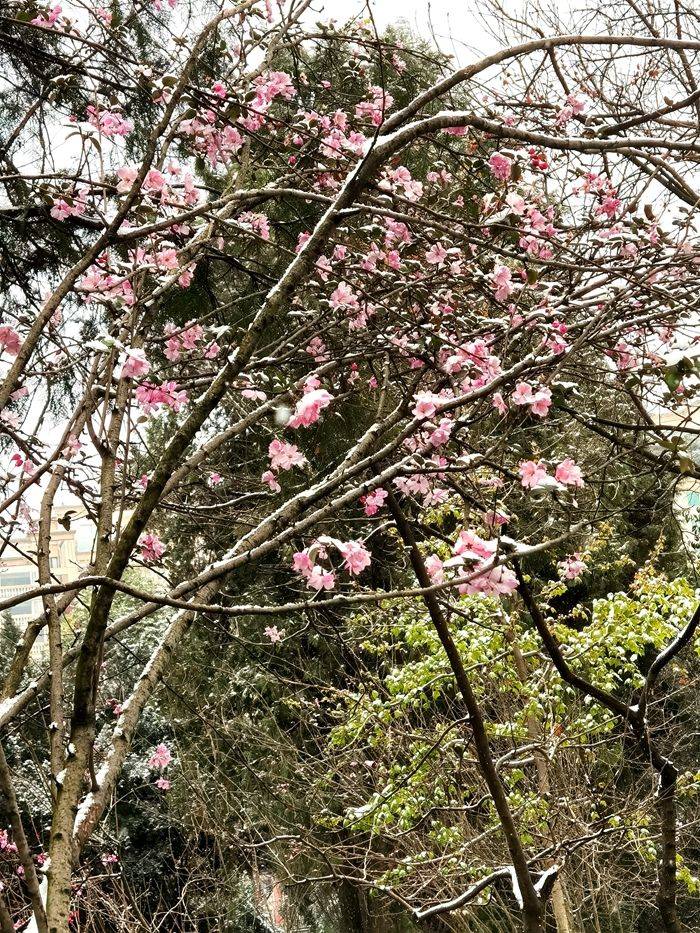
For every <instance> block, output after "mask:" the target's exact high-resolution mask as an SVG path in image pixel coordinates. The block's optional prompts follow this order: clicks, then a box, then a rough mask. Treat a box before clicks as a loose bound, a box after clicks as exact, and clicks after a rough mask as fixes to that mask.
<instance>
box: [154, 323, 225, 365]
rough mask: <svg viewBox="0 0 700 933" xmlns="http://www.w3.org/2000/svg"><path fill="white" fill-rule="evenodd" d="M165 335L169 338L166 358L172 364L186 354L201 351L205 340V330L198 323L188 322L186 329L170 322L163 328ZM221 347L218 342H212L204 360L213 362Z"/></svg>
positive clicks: (205, 351)
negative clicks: (201, 344)
mask: <svg viewBox="0 0 700 933" xmlns="http://www.w3.org/2000/svg"><path fill="white" fill-rule="evenodd" d="M163 333H164V335H165V336H166V337H167V338H168V339H167V340H166V342H165V356H166V358H167V359H169V360H170V362H171V363H175V362H177V361H178V360H179V359H180V357H181V356H182V355H183V354H184V353H185V352H187V353H193V352H195V351H197V350H201V349H202V348H200V347H199V343H200V341H202V340H203V339H204V328H203V327H202V326H201V324H198V323H197V322H196V321H188V322H187V323H186V324H185V326H184V327H181V328H179V327H177V326H176V325H175V324H173V323H172V322H168V323H167V324H166V325H165V327H164V328H163ZM220 352H221V347H220V346H219V345H218V343H216V341H211V343H209V344H208V345H207V346H206V348H204V358H205V359H207V360H212V359H214V358H215V357H217V356H218V355H219V353H220Z"/></svg>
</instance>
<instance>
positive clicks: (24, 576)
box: [0, 570, 34, 587]
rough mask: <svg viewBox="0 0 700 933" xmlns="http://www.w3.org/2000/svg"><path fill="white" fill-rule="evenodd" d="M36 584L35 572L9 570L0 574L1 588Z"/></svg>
mask: <svg viewBox="0 0 700 933" xmlns="http://www.w3.org/2000/svg"><path fill="white" fill-rule="evenodd" d="M33 582H34V571H33V570H7V571H5V573H2V572H0V587H1V586H29V584H30V583H33Z"/></svg>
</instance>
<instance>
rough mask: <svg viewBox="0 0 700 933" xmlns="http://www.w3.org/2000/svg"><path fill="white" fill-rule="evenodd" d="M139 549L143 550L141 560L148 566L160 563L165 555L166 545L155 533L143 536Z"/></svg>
mask: <svg viewBox="0 0 700 933" xmlns="http://www.w3.org/2000/svg"><path fill="white" fill-rule="evenodd" d="M139 547H140V548H141V559H142V560H144V561H145V562H146V563H147V564H152V563H155V562H156V561H159V560H160V559H161V557H162V556H163V554H164V553H165V545H164V544H163V542H162V541H161V540H160V538H159V537H158V535H157V534H154V533H153V532H149V533H148V534H145V535H141V537H140V538H139Z"/></svg>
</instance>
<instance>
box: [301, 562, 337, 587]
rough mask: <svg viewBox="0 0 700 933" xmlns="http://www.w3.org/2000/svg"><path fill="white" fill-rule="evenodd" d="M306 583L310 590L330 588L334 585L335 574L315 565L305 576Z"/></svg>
mask: <svg viewBox="0 0 700 933" xmlns="http://www.w3.org/2000/svg"><path fill="white" fill-rule="evenodd" d="M306 583H307V585H308V586H310V587H311V589H312V590H332V589H333V587H334V586H335V574H333V573H332V572H331V571H330V570H324V569H323V567H321V566H316V567H314V568H313V570H312V571H311V573H310V574H309V575H308V576H307V577H306Z"/></svg>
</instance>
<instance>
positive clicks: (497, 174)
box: [489, 152, 513, 181]
mask: <svg viewBox="0 0 700 933" xmlns="http://www.w3.org/2000/svg"><path fill="white" fill-rule="evenodd" d="M489 168H490V169H491V174H492V175H493V177H494V178H496V179H498V181H508V179H509V178H510V176H511V172H512V171H513V162H512V160H511V159H509V158H508V156H505V155H503V154H502V153H501V152H494V154H493V155H492V156H491V158H490V159H489Z"/></svg>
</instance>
